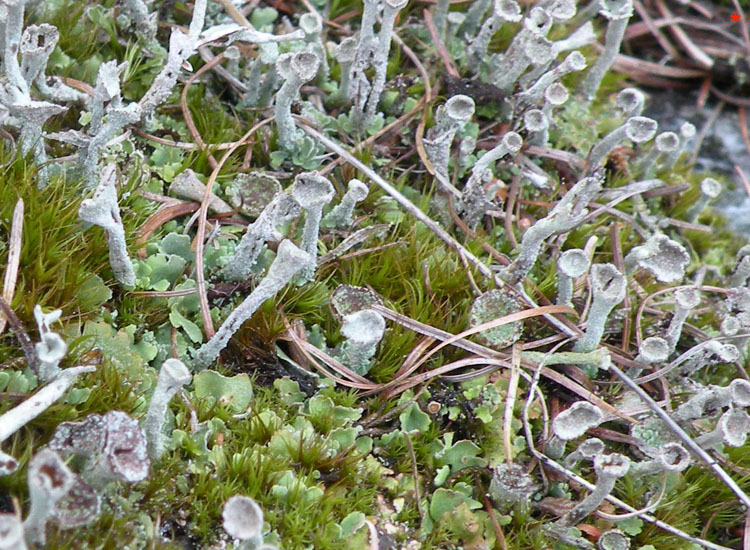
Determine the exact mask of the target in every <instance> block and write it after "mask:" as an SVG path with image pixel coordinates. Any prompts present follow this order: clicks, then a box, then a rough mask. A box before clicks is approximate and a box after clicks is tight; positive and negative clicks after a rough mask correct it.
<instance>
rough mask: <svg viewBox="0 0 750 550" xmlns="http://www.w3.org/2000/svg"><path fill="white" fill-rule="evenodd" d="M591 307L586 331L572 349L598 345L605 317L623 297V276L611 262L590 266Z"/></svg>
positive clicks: (588, 348)
mask: <svg viewBox="0 0 750 550" xmlns="http://www.w3.org/2000/svg"><path fill="white" fill-rule="evenodd" d="M590 278H591V295H592V301H591V307H590V308H589V315H588V319H587V321H586V332H585V333H584V335H583V336H582V337H581V338H579V339H578V341H577V342H576V343H575V345H574V346H573V351H578V352H582V351H593V350H594V349H596V347H597V346H598V345H599V341H600V340H601V339H602V335H603V334H604V327H605V325H606V324H607V317H608V316H609V314H610V313H611V311H612V310H613V309H614V308H615V306H616V305H617V304H619V303H620V302H622V301H623V300H624V299H625V292H626V288H627V283H626V280H625V276H624V275H623V274H622V273H620V271H619V270H618V269H617V268H616V267H615V266H614V265H612V264H594V265H593V266H592V267H591V272H590Z"/></svg>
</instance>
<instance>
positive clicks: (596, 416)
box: [545, 401, 604, 458]
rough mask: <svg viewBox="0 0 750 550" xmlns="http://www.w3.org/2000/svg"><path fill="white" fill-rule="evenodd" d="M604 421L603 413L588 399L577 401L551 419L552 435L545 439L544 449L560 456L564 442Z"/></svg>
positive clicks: (554, 455)
mask: <svg viewBox="0 0 750 550" xmlns="http://www.w3.org/2000/svg"><path fill="white" fill-rule="evenodd" d="M602 422H604V414H603V413H602V411H601V409H600V408H599V407H597V406H596V405H592V404H591V403H589V402H588V401H577V402H576V403H573V405H571V406H570V407H568V408H567V409H565V410H564V411H562V412H561V413H560V414H558V415H557V416H556V417H555V419H554V420H553V421H552V433H553V436H552V438H550V440H549V441H547V444H546V446H545V450H546V452H547V454H548V455H549V456H551V457H552V458H560V457H561V456H562V455H563V453H564V452H565V442H566V441H570V440H571V439H576V438H578V437H581V436H582V435H583V434H585V433H586V431H587V430H588V429H590V428H595V427H596V426H598V425H599V424H601V423H602Z"/></svg>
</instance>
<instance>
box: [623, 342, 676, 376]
mask: <svg viewBox="0 0 750 550" xmlns="http://www.w3.org/2000/svg"><path fill="white" fill-rule="evenodd" d="M670 353H671V349H670V348H669V342H667V341H666V340H665V339H664V338H662V337H661V336H649V337H648V338H644V339H643V341H641V345H640V346H638V355H636V357H635V359H634V361H635V362H636V363H640V364H642V365H643V366H644V367H645V366H647V365H653V364H655V363H662V362H664V361H666V360H667V358H668V357H669V354H670ZM640 371H641V367H634V366H633V367H630V369H628V372H627V375H628V376H630V377H636V376H640Z"/></svg>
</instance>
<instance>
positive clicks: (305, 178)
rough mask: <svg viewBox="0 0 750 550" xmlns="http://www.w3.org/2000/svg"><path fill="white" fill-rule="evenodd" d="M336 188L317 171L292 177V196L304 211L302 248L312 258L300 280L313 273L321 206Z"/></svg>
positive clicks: (321, 213) (309, 277)
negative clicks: (311, 263)
mask: <svg viewBox="0 0 750 550" xmlns="http://www.w3.org/2000/svg"><path fill="white" fill-rule="evenodd" d="M335 194H336V190H335V189H334V187H333V184H331V182H330V181H328V179H326V178H324V177H323V176H321V175H320V173H318V172H303V173H301V174H299V175H297V177H296V178H294V183H293V184H292V197H294V200H296V201H297V202H298V203H299V205H300V206H301V207H302V209H303V210H304V211H305V227H304V229H303V230H302V245H301V248H302V250H303V251H304V252H305V253H306V254H308V255H309V256H310V257H311V258H312V259H313V265H312V266H309V265H308V266H306V267H305V269H304V270H302V271H301V280H303V281H309V280H310V279H312V277H313V275H314V273H315V261H316V259H317V257H318V235H319V233H320V220H321V217H322V215H323V207H324V206H325V205H326V204H328V203H329V202H331V200H332V199H333V197H334V195H335Z"/></svg>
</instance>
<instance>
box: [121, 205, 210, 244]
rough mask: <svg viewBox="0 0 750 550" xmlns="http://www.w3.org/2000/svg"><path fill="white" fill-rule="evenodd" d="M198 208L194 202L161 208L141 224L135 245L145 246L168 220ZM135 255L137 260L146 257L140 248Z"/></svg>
mask: <svg viewBox="0 0 750 550" xmlns="http://www.w3.org/2000/svg"><path fill="white" fill-rule="evenodd" d="M199 208H200V205H199V204H198V203H195V202H186V201H179V203H178V204H173V205H171V206H161V207H160V208H159V209H158V210H157V211H156V212H154V213H153V214H151V215H150V216H149V217H148V219H147V220H146V221H145V222H143V225H142V226H141V227H140V228H139V229H138V237H137V238H136V240H135V244H137V245H145V244H146V243H147V242H148V240H149V238H151V235H152V234H153V233H154V231H156V230H157V229H159V228H160V227H161V226H162V225H164V224H165V223H167V222H168V221H169V220H173V219H175V218H179V217H180V216H184V215H185V214H190V213H192V212H195V211H196V210H198V209H199ZM136 254H137V255H138V257H139V258H145V257H146V247H145V246H140V247H139V248H138V250H136Z"/></svg>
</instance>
